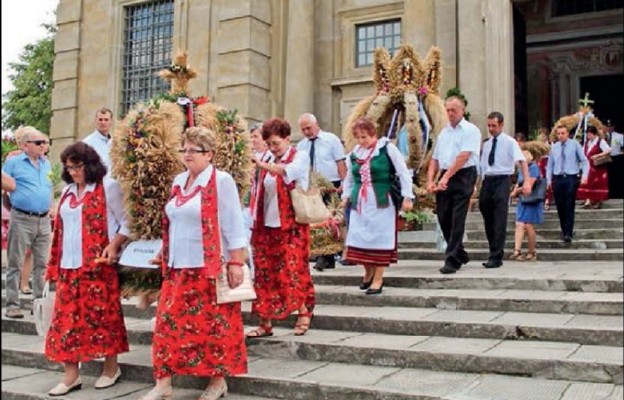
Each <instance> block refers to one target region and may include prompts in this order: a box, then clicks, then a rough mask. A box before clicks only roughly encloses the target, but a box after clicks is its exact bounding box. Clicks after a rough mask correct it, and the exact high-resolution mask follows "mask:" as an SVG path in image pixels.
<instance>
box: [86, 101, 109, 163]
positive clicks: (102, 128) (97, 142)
mask: <svg viewBox="0 0 624 400" xmlns="http://www.w3.org/2000/svg"><path fill="white" fill-rule="evenodd" d="M112 124H113V112H112V111H111V110H110V109H108V108H106V107H102V108H100V109H99V110H97V111H96V113H95V131H94V132H93V133H91V134H90V135H89V136H87V137H86V138H84V139H83V140H82V141H83V142H85V143H86V144H88V145H89V146H91V147H93V149H94V150H95V152H96V153H98V155H99V156H100V158H101V159H102V163H103V164H104V165H105V166H106V169H107V170H109V172H110V168H111V161H110V154H109V153H110V146H111V133H110V130H111V126H112Z"/></svg>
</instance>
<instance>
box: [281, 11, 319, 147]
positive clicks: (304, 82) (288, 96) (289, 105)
mask: <svg viewBox="0 0 624 400" xmlns="http://www.w3.org/2000/svg"><path fill="white" fill-rule="evenodd" d="M287 35H288V39H287V42H286V90H285V95H284V117H285V118H286V120H287V121H288V122H289V123H290V125H291V126H292V128H293V129H292V131H293V135H292V139H294V140H298V139H300V138H301V134H300V132H299V126H298V124H297V120H298V119H299V115H301V114H303V113H305V112H314V0H294V1H292V0H291V1H289V2H288V34H287Z"/></svg>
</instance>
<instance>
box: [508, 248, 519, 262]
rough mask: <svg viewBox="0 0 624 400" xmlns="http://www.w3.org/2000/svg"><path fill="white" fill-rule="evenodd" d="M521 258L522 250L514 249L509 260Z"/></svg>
mask: <svg viewBox="0 0 624 400" xmlns="http://www.w3.org/2000/svg"><path fill="white" fill-rule="evenodd" d="M521 257H522V250H520V249H515V250H514V252H513V254H512V255H510V256H509V259H510V260H518V259H520V258H521Z"/></svg>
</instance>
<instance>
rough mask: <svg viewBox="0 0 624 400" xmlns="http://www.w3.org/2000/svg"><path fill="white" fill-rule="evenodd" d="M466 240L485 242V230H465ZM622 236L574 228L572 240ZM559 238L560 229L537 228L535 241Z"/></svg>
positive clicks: (616, 232)
mask: <svg viewBox="0 0 624 400" xmlns="http://www.w3.org/2000/svg"><path fill="white" fill-rule="evenodd" d="M465 234H466V239H467V240H487V238H486V236H485V230H483V229H480V230H467V231H466V232H465ZM623 236H624V230H623V229H622V228H619V229H618V228H607V229H577V228H574V239H573V242H574V240H587V239H621V238H622V237H623ZM513 237H514V231H513V229H511V228H510V229H507V240H513ZM560 238H561V230H560V229H558V228H557V229H540V228H539V227H538V228H537V241H538V242H539V241H540V240H542V239H549V240H557V239H560Z"/></svg>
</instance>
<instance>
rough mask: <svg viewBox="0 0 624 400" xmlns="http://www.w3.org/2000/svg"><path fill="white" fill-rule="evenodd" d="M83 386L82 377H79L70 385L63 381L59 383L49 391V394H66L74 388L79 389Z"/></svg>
mask: <svg viewBox="0 0 624 400" xmlns="http://www.w3.org/2000/svg"><path fill="white" fill-rule="evenodd" d="M81 388H82V381H81V380H80V377H78V378H77V379H76V381H75V382H74V383H72V384H71V385H69V386H65V384H64V383H63V382H61V383H59V384H58V385H56V386H54V387H53V388H52V390H50V391H49V392H48V394H49V395H50V396H64V395H66V394H67V393H69V392H73V391H74V390H79V389H81Z"/></svg>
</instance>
